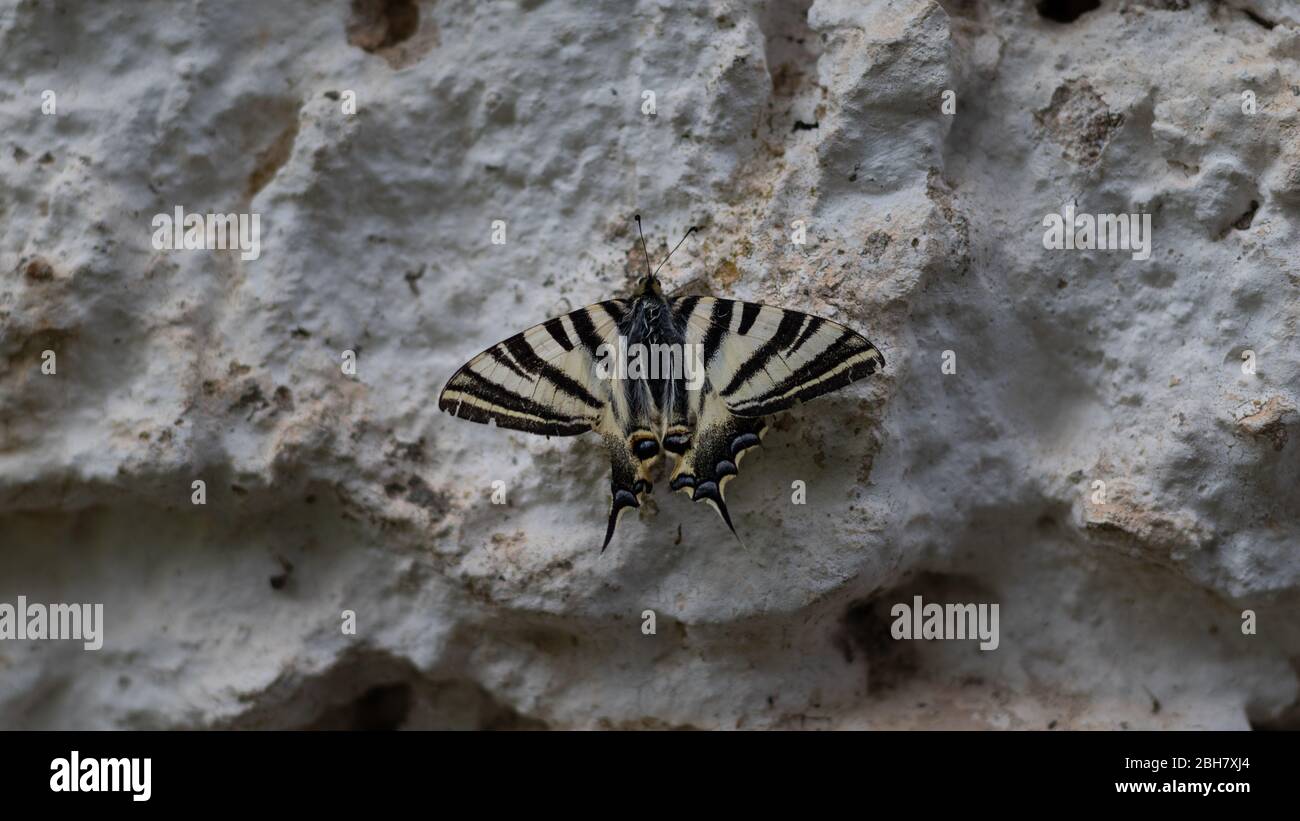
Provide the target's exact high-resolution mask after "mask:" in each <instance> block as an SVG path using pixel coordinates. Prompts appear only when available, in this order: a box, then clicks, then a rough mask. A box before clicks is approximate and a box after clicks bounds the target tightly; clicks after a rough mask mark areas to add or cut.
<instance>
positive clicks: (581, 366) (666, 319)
mask: <svg viewBox="0 0 1300 821" xmlns="http://www.w3.org/2000/svg"><path fill="white" fill-rule="evenodd" d="M636 222H637V229H638V231H639V230H640V228H641V217H640V216H637V217H636ZM694 230H695V229H694V228H692V229H690V231H687V232H686V237H688V236H690V234H691V232H692V231H694ZM686 237H682V242H684V241H685V240H686ZM641 246H642V249H643V251H645V253H646V274H647V275H646V276H645V277H642V278H641V279H640V281H639V282H638V284H637V290H636V293H635V294H634V295H633V296H631V297H630V298H628V299H608V300H605V301H604V302H598V303H596V304H595V305H589V306H587V307H586V308H580V309H578V310H576V311H572V312H570V313H568V314H565V315H563V316H558V317H555V318H553V319H548V320H546V321H545V322H543V323H542V324H540V325H534V326H533V327H531V328H529V329H528V330H526V331H523V332H522V333H517V334H515V335H514V336H512V337H510V338H509V339H507V340H505V341H504V342H499V343H497V344H496V345H493V346H492V347H490V348H488V349H487V350H486V351H484V352H483V353H481V354H479V355H478V356H476V357H474V358H473V359H471V360H470V361H469V362H467V363H465V364H464V365H463V366H461V368H460V370H458V371H456V373H455V374H453V375H452V377H451V379H450V380H448V382H447V385H446V387H444V388H443V390H442V395H441V396H439V398H438V407H439V408H441V409H442V410H444V411H447V412H448V413H451V414H453V415H455V416H459V417H460V418H462V419H468V420H470V421H473V422H485V423H486V422H495V423H496V424H497V426H499V427H502V428H509V429H511V430H521V431H527V432H529V433H539V434H542V435H544V436H577V435H578V434H581V433H587V432H588V431H595V432H596V433H598V434H599V435H600V436H601V438H602V439H603V440H604V442H605V447H606V450H607V451H608V452H609V458H610V462H611V463H612V465H613V477H612V479H611V481H610V509H609V523H608V525H607V527H606V529H605V543H604V545H603V546H602V547H601V551H602V552H603V551H604V549H605V548H606V547H609V542H610V540H611V539H612V538H613V537H614V529H615V527H617V525H618V520H619V517H620V516H621V515H622V513H623V512H624V511H626V510H628V509H629V508H638V507H640V506H641V500H642V497H643V495H644V494H648V493H650V492H651V490H652V485H651V471H652V469H653V468H654V467H655V465H656V463H657V462H658V461H659V457H660V455H661V454H663V452H665V451H667V453H668V455H669V456H670V457H671V458H672V459H674V460H675V462H676V464H675V466H674V468H673V470H672V474H671V476H670V477H669V480H668V486H669V487H670V488H671V489H672V490H675V491H682V492H684V493H688V494H690V496H691V498H692V499H693V500H695V501H705V502H708V503H710V504H711V505H712V506H713V508H714V509H715V510H717V512H718V513H719V514H720V515H721V516H722V520H723V521H724V522H725V523H726V525H727V527H728V528H730V529H731V532H732V533H733V534H735V532H736V529H735V526H734V525H733V524H732V522H731V515H730V514H729V513H728V512H727V503H726V500H725V490H726V484H727V480H729V479H731V478H732V477H733V476H735V475H736V471H737V466H738V465H739V464H740V458H741V456H743V455H744V453H745V451H747V450H749V449H750V448H752V447H756V446H757V445H758V444H759V441H760V437H762V435H763V433H764V432H765V430H766V428H767V421H766V418H767V417H769V416H771V415H772V414H774V413H777V412H778V411H783V410H785V409H787V408H789V407H791V406H793V405H794V404H795V403H797V402H803V401H805V400H808V399H812V398H814V397H817V396H821V395H822V394H824V393H829V392H830V391H833V390H836V389H838V388H842V387H844V386H845V385H847V384H849V383H850V382H854V381H856V380H858V379H862V378H863V377H866V376H869V375H870V374H872V373H874V372H875V371H876V370H877V369H879V368H882V367H884V364H885V360H884V357H883V356H881V354H880V351H878V350H876V348H875V346H874V345H872V344H871V343H870V342H868V341H867V339H866V338H865V337H863V336H862V335H861V334H859V333H857V332H856V331H854V330H851V329H849V328H846V327H844V326H843V325H840V324H839V323H837V322H832V321H830V320H829V319H823V318H821V317H819V316H812V315H811V314H805V313H800V312H799V311H790V310H786V309H784V308H775V307H772V306H770V305H759V304H757V303H753V302H739V301H736V300H730V299H715V298H713V297H700V296H678V297H668V296H665V295H664V293H663V291H662V289H661V287H660V285H659V280H658V278H657V274H658V269H655V270H654V271H651V270H650V255H649V252H648V250H647V249H646V245H645V236H644V235H642V237H641ZM680 246H681V242H678V243H677V247H680ZM676 250H677V248H674V249H673V251H676ZM671 256H672V252H669V254H668V257H671ZM668 257H665V259H664V262H661V263H660V264H659V268H662V267H663V265H664V263H666V262H667V261H668ZM620 351H635V352H637V353H638V354H639V355H638V356H637V357H636V360H635V361H633V363H632V366H631V367H628V368H625V369H619V368H618V367H617V366H616V365H612V364H611V363H610V360H611V359H612V358H613V356H614V354H616V353H617V352H620ZM647 351H648V352H649V353H650V356H649V357H648V358H649V360H650V361H649V362H648V363H646V362H645V361H644V359H645V356H644V354H645V353H646V352H647ZM638 361H639V362H640V365H641V367H639V368H638V367H636V365H637V362H638ZM692 363H695V364H696V365H697V367H692ZM698 366H702V367H698ZM701 370H702V373H700V372H698V371H701Z"/></svg>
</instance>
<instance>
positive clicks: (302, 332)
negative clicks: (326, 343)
mask: <svg viewBox="0 0 1300 821" xmlns="http://www.w3.org/2000/svg"><path fill="white" fill-rule="evenodd" d="M289 336H293V337H297V338H298V339H308V338H309V337H311V331H309V330H307V329H306V328H304V327H302V326H301V325H300V326H298V327H297V328H294V329H293V330H292V331H290V332H289Z"/></svg>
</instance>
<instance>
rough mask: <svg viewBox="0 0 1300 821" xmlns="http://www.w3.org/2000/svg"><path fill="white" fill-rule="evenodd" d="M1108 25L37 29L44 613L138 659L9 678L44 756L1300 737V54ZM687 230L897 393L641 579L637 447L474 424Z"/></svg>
mask: <svg viewBox="0 0 1300 821" xmlns="http://www.w3.org/2000/svg"><path fill="white" fill-rule="evenodd" d="M1091 5H1095V4H1092V3H1088V2H1064V1H1062V2H1054V1H1053V0H1048V1H1047V2H1041V3H1040V2H1030V0H1004V1H1003V2H994V1H993V0H987V1H986V0H946V1H945V2H942V3H936V2H933V0H876V1H875V2H851V1H850V0H816V1H815V2H812V3H811V4H809V3H807V2H798V1H797V0H796V1H794V2H776V0H772V1H771V2H766V3H764V2H758V3H743V2H734V1H733V0H711V2H700V3H669V2H645V1H644V0H643V1H642V2H638V3H636V4H631V3H627V2H623V0H609V1H608V2H594V3H593V2H582V3H579V2H576V0H575V1H574V2H561V0H549V1H543V0H517V2H516V1H515V0H504V2H494V3H480V2H469V1H468V0H466V1H465V2H452V1H451V0H436V2H419V3H413V2H406V1H405V0H355V2H343V1H341V0H340V1H339V2H330V3H316V2H305V1H304V2H286V3H265V2H261V3H258V2H234V3H230V2H217V1H216V0H196V2H194V3H191V4H188V5H187V6H186V8H185V10H184V11H180V10H178V9H177V7H176V6H175V5H174V4H172V3H168V2H161V0H160V2H155V3H148V4H146V3H95V2H90V0H84V2H60V3H45V2H35V1H34V0H5V2H3V3H0V77H3V83H0V122H2V123H3V126H4V127H3V136H2V137H0V141H2V142H3V145H0V601H4V602H10V603H12V602H14V600H15V597H16V596H17V595H19V594H22V595H25V596H27V597H28V599H29V600H32V601H43V602H102V603H103V604H104V606H105V620H106V625H105V628H106V636H105V642H104V647H103V649H101V650H99V651H97V652H92V651H85V650H83V649H82V648H81V645H80V644H79V643H76V642H53V641H44V642H42V641H17V640H13V641H4V642H0V726H3V727H7V728H13V727H29V728H171V727H527V728H534V727H555V728H569V727H577V728H601V727H620V728H624V727H625V728H669V727H674V728H675V727H697V728H774V727H783V728H934V727H958V728H966V727H970V728H1034V729H1041V728H1049V727H1054V728H1061V729H1064V728H1121V727H1130V728H1163V727H1174V728H1192V727H1210V728H1246V727H1249V726H1256V727H1282V726H1294V725H1295V723H1296V721H1297V718H1298V717H1300V713H1298V711H1297V709H1296V706H1295V705H1296V702H1297V683H1296V668H1297V662H1298V661H1300V620H1298V619H1297V615H1298V613H1300V556H1298V555H1297V546H1298V545H1300V516H1298V515H1297V514H1298V512H1300V498H1298V495H1297V494H1298V491H1297V485H1298V481H1297V480H1298V479H1300V459H1297V448H1298V447H1300V436H1298V435H1297V433H1298V431H1297V424H1298V420H1297V414H1296V410H1295V408H1296V406H1297V399H1298V397H1297V387H1298V386H1300V356H1297V337H1296V334H1297V319H1298V318H1300V296H1298V295H1300V255H1298V254H1297V253H1296V249H1297V225H1298V221H1300V114H1298V113H1297V110H1298V108H1300V14H1298V13H1297V12H1296V10H1295V7H1294V5H1293V4H1291V3H1289V2H1285V1H1284V0H1231V1H1230V2H1229V1H1227V0H1225V1H1224V2H1214V3H1212V2H1197V0H1103V2H1101V3H1100V4H1099V7H1097V8H1093V9H1091V10H1085V9H1087V7H1088V6H1091ZM45 90H51V91H54V92H55V98H56V100H57V109H56V113H54V114H44V113H42V110H41V105H42V92H43V91H45ZM945 91H952V92H954V95H947V96H948V98H949V99H950V100H952V101H953V102H955V113H945V111H944V99H945ZM1247 91H1249V92H1252V93H1253V95H1254V99H1255V100H1256V109H1255V111H1254V113H1253V114H1251V113H1247V112H1246V111H1245V110H1244V102H1245V99H1246V97H1244V96H1243V93H1244V92H1247ZM348 92H353V94H348ZM645 92H653V93H654V99H653V102H654V113H653V114H652V115H651V114H647V113H646V111H647V110H648V109H649V107H648V105H647V104H648V102H649V99H648V98H647V96H646V95H645ZM353 98H355V105H356V109H355V113H349V112H348V111H345V106H346V105H347V104H348V103H349V101H351V100H352V99H353ZM1071 202H1072V203H1075V204H1076V206H1077V208H1078V210H1079V211H1080V212H1089V213H1146V214H1151V215H1152V221H1153V226H1154V242H1153V246H1152V254H1151V257H1150V259H1149V260H1146V261H1139V260H1134V259H1133V258H1132V255H1131V254H1129V253H1127V252H1121V251H1109V252H1108V251H1066V250H1049V249H1047V248H1045V247H1044V244H1043V233H1044V228H1043V223H1042V221H1043V218H1044V216H1045V215H1047V214H1050V213H1059V212H1060V211H1061V209H1062V207H1063V206H1064V205H1065V204H1066V203H1071ZM177 205H181V206H183V207H184V208H185V209H186V210H187V211H189V212H198V213H208V212H220V213H237V212H244V213H257V214H259V215H260V219H261V231H262V249H261V255H260V257H258V258H257V259H255V260H244V259H241V258H240V255H239V253H238V251H229V250H228V251H220V250H218V251H196V250H191V251H167V250H157V249H155V248H154V247H153V245H152V243H151V236H152V233H153V228H152V227H151V220H152V218H153V216H154V215H155V214H160V213H171V212H172V211H173V209H174V208H175V207H176V206H177ZM635 213H641V214H642V215H643V219H644V221H645V225H646V228H647V231H648V233H649V236H650V245H651V253H652V255H653V256H655V257H661V256H662V254H663V253H665V252H666V251H667V249H668V247H669V243H670V242H675V241H676V239H677V238H678V237H679V236H680V235H681V234H682V233H683V232H684V231H685V229H686V228H687V227H688V226H691V225H698V226H700V229H701V230H700V232H699V233H698V234H697V235H696V236H694V237H692V238H691V239H690V240H688V241H687V243H686V244H685V245H684V246H683V248H682V249H681V250H680V251H678V253H677V255H676V256H675V257H674V258H673V260H672V261H671V262H670V263H669V264H668V265H667V266H666V267H665V269H664V273H663V276H664V278H665V284H666V286H667V288H668V290H669V291H671V292H684V293H704V292H711V293H714V294H717V295H720V296H728V297H734V298H740V299H750V300H758V301H763V302H768V303H772V304H777V305H782V306H785V307H790V308H796V309H801V310H807V311H813V312H816V313H819V314H822V315H824V316H827V317H829V318H833V319H836V320H838V321H841V322H845V323H848V324H849V325H851V326H853V327H855V328H857V329H859V330H861V331H862V332H864V333H865V334H866V335H867V336H868V337H870V338H871V339H872V341H873V342H875V343H876V344H877V345H878V346H879V347H880V348H881V350H882V351H883V352H884V355H885V358H886V360H887V363H888V364H887V367H886V368H885V370H884V371H883V372H882V373H881V374H878V375H877V376H874V377H872V378H871V379H869V380H867V381H866V382H863V383H859V384H856V385H854V386H852V387H850V388H848V389H845V390H843V391H840V392H838V393H836V394H833V395H830V396H827V397H823V398H821V399H818V400H816V401H814V402H811V403H809V404H806V405H804V406H802V407H800V408H798V409H796V410H794V411H792V412H789V413H786V414H783V415H782V416H780V417H778V418H777V419H776V420H775V421H774V427H773V430H772V431H771V432H770V433H769V435H768V437H767V439H766V441H765V446H764V448H763V449H762V450H761V451H759V452H758V455H754V456H751V457H750V458H749V459H747V460H746V462H745V465H744V468H743V470H742V475H741V476H740V478H738V479H737V480H736V481H734V482H733V483H732V484H731V485H730V486H729V489H728V490H729V498H730V499H731V510H732V515H733V517H734V518H735V521H736V526H737V529H738V531H739V532H740V534H741V535H742V536H743V537H744V540H745V545H744V546H742V544H740V543H739V542H738V541H736V540H734V539H733V538H732V537H731V536H730V534H729V533H727V531H726V529H725V527H724V526H723V525H722V523H721V522H720V521H719V520H718V517H717V516H716V515H715V514H714V513H713V512H712V511H711V510H710V509H709V508H707V507H706V506H704V505H693V504H692V503H690V502H689V501H688V500H687V499H686V498H685V497H684V496H681V495H679V494H677V495H668V494H667V493H666V490H667V488H666V483H661V484H660V485H659V488H660V489H659V490H658V492H657V493H656V494H655V496H654V497H652V498H653V502H652V503H650V504H647V505H645V506H644V507H643V508H642V509H641V510H640V511H639V512H638V513H639V515H635V516H634V515H629V516H627V517H625V518H624V520H623V523H622V525H621V527H620V529H619V532H618V534H617V536H616V537H615V540H614V542H613V544H612V545H611V547H610V548H609V550H607V551H606V552H605V553H604V554H601V553H600V552H599V544H600V539H601V536H602V534H603V528H604V522H605V515H606V509H607V507H606V506H607V504H608V462H607V460H606V458H605V456H604V454H603V451H602V449H601V446H600V444H599V442H598V441H597V440H596V439H595V437H591V436H587V437H579V438H576V439H551V440H546V439H543V438H540V437H530V436H528V435H525V434H519V433H512V432H508V431H503V430H498V429H495V428H493V427H488V426H480V425H474V424H471V423H469V422H466V421H463V420H459V419H455V418H452V417H450V416H448V415H446V414H442V413H439V412H438V410H437V409H436V406H435V402H436V397H437V394H438V391H439V390H440V388H441V387H442V385H443V383H444V382H445V380H446V379H447V377H448V376H449V375H450V374H451V373H452V371H453V370H454V369H455V368H456V367H457V366H459V365H460V364H461V363H462V362H463V361H464V360H466V359H467V358H469V357H470V356H471V355H472V354H474V353H477V352H478V351H480V350H482V349H483V348H485V347H486V346H488V345H489V344H491V343H493V342H495V341H497V340H499V339H501V338H503V337H505V336H507V335H509V334H511V333H514V332H515V331H517V330H520V329H522V328H524V327H526V326H528V325H531V324H533V323H535V322H538V321H541V320H543V319H545V318H547V317H549V316H552V315H555V314H558V313H561V312H564V311H567V310H570V309H572V308H575V307H578V306H581V305H584V304H588V303H591V302H594V301H597V300H599V299H604V298H607V297H609V296H611V295H617V294H620V293H626V292H627V291H628V290H629V288H630V286H631V283H632V282H633V280H634V278H635V277H636V276H638V274H639V273H640V271H641V266H642V265H643V264H644V263H643V258H642V256H641V254H640V251H639V246H638V244H637V240H636V232H635V228H634V225H633V223H632V216H633V214H635ZM494 220H503V221H504V222H505V224H506V229H505V230H506V242H505V244H502V245H494V244H493V243H492V223H493V221H494ZM796 221H803V224H804V226H805V228H806V232H807V241H806V243H805V244H797V243H795V242H793V241H792V238H793V236H794V233H795V231H796V229H797V225H796ZM346 350H351V351H354V352H355V353H356V355H357V360H356V361H357V368H356V373H355V375H349V374H346V373H344V372H343V370H342V368H341V363H342V357H343V352H344V351H346ZM45 351H53V352H54V353H55V355H56V361H57V370H56V373H54V374H44V373H42V372H41V365H42V362H43V361H45V358H44V357H43V353H44V352H45ZM945 351H951V352H952V354H951V356H949V357H947V359H945V355H944V352H945ZM1250 352H1253V361H1254V363H1255V366H1256V367H1255V372H1254V373H1253V374H1251V373H1247V372H1245V371H1244V370H1243V367H1242V365H1243V354H1245V355H1246V356H1247V357H1248V358H1249V357H1250V356H1251V355H1252V354H1251V353H1250ZM945 361H949V362H953V363H954V364H955V372H953V373H945V372H944V369H943V365H944V362H945ZM195 480H202V481H204V482H205V483H206V488H207V500H206V504H205V505H202V506H200V505H195V504H193V503H192V493H193V490H192V487H193V486H192V483H193V482H194V481H195ZM796 481H801V482H803V483H805V486H806V492H807V496H806V504H795V503H794V498H793V494H794V491H793V490H792V485H793V483H794V482H796ZM496 482H500V483H504V484H503V485H498V486H497V487H499V488H504V490H505V493H506V503H505V504H503V505H497V504H493V503H492V499H491V496H492V493H493V488H494V483H496ZM1098 482H1101V483H1104V484H1101V485H1098V484H1097V483H1098ZM914 595H921V596H922V597H923V599H924V601H927V602H941V603H942V602H972V603H977V602H983V603H997V604H999V606H1000V627H1001V634H1000V643H999V646H998V648H997V649H996V650H991V651H981V650H980V649H979V648H978V646H977V644H976V643H975V642H972V641H930V642H923V641H895V640H894V639H892V638H891V637H890V622H891V616H890V608H891V607H892V605H893V604H894V603H897V602H911V601H912V597H913V596H914ZM345 610H351V611H354V613H355V614H356V628H357V629H356V633H355V635H348V634H345V633H344V631H343V630H342V629H341V625H342V613H343V611H345ZM646 610H653V611H654V613H655V615H656V631H655V633H654V634H653V635H646V634H644V633H643V631H642V625H643V623H644V619H643V615H642V614H643V612H644V611H646ZM1246 610H1250V611H1253V613H1254V619H1255V623H1256V627H1257V629H1256V631H1255V632H1254V633H1243V630H1242V625H1243V611H1246Z"/></svg>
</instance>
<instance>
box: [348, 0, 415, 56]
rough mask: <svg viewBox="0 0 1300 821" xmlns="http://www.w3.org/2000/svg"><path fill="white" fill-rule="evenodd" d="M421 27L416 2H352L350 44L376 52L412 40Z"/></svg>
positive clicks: (412, 0)
mask: <svg viewBox="0 0 1300 821" xmlns="http://www.w3.org/2000/svg"><path fill="white" fill-rule="evenodd" d="M419 27H420V8H419V6H417V5H416V4H415V0H352V17H351V18H350V19H349V20H348V42H349V43H350V44H352V45H354V46H356V47H357V48H359V49H362V50H364V51H369V52H372V53H373V52H376V51H380V50H381V49H386V48H392V47H393V46H395V45H397V44H398V43H400V42H402V41H403V40H407V39H410V37H411V35H413V34H415V31H416V29H418V28H419Z"/></svg>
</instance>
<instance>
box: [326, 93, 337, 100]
mask: <svg viewBox="0 0 1300 821" xmlns="http://www.w3.org/2000/svg"><path fill="white" fill-rule="evenodd" d="M325 97H326V98H327V99H330V100H337V99H338V98H339V93H338V92H337V91H327V92H325Z"/></svg>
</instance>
